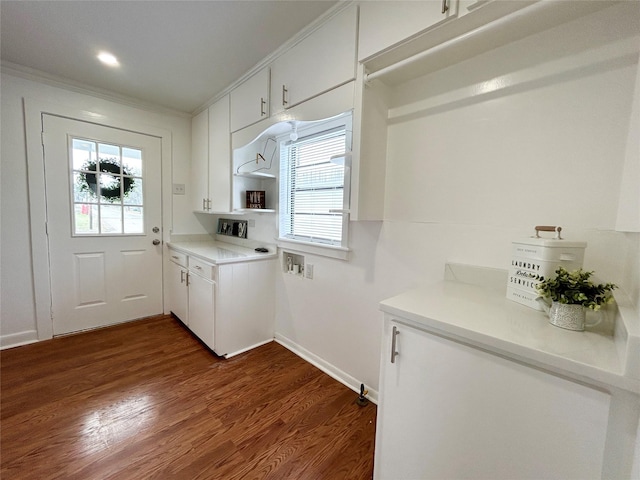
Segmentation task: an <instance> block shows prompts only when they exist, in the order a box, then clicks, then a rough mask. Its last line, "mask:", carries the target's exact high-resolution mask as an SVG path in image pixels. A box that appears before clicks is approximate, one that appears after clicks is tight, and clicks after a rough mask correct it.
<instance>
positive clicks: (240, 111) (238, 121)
mask: <svg viewBox="0 0 640 480" xmlns="http://www.w3.org/2000/svg"><path fill="white" fill-rule="evenodd" d="M268 115H269V69H268V68H263V69H262V70H260V71H259V72H258V73H256V74H255V75H253V76H252V77H251V78H249V79H248V80H246V81H245V82H243V83H242V84H241V85H239V86H238V87H236V88H235V89H233V91H232V92H231V131H232V132H235V131H236V130H240V129H241V128H244V127H246V126H248V125H251V124H252V123H256V122H259V121H260V120H262V119H264V118H266V117H267V116H268Z"/></svg>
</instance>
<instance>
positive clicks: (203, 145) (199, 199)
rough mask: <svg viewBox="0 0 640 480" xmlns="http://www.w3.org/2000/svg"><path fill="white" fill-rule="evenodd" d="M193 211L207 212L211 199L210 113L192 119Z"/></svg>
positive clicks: (191, 190) (191, 185)
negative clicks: (208, 200)
mask: <svg viewBox="0 0 640 480" xmlns="http://www.w3.org/2000/svg"><path fill="white" fill-rule="evenodd" d="M188 190H190V192H189V191H188V192H187V193H188V194H189V195H190V197H191V199H192V200H191V201H192V205H193V210H195V211H197V212H202V211H206V208H207V199H208V198H209V111H208V110H205V111H204V112H201V113H199V114H198V115H196V116H195V117H193V118H192V119H191V184H190V185H189V188H188Z"/></svg>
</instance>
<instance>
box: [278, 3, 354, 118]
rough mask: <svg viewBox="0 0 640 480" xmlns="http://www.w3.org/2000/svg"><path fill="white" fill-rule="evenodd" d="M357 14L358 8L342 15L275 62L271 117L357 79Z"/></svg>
mask: <svg viewBox="0 0 640 480" xmlns="http://www.w3.org/2000/svg"><path fill="white" fill-rule="evenodd" d="M356 13H357V8H356V6H355V5H353V6H351V7H349V8H347V9H346V10H344V11H342V12H340V13H339V14H338V15H336V16H335V17H334V18H332V19H330V20H329V21H328V22H327V23H325V24H324V25H322V26H321V27H320V28H319V29H318V30H316V31H315V32H313V33H311V34H310V35H309V36H308V37H306V38H305V39H303V40H302V41H301V42H300V43H298V44H297V45H296V46H295V47H293V48H292V49H291V50H289V51H288V52H286V53H285V54H283V55H282V56H280V57H279V58H277V59H276V60H275V62H274V63H273V65H272V66H271V114H274V113H277V112H281V111H282V110H284V109H285V108H289V107H292V106H294V105H297V104H298V103H301V102H303V101H305V100H307V99H309V98H311V97H313V96H316V95H319V94H320V93H322V92H325V91H327V90H330V89H332V88H334V87H337V86H338V85H341V84H343V83H346V82H348V81H349V80H352V79H354V78H355V67H356ZM336 113H338V112H336Z"/></svg>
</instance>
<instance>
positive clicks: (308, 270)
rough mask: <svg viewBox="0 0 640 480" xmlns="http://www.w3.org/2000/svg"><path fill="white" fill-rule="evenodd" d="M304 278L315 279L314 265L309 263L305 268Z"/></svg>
mask: <svg viewBox="0 0 640 480" xmlns="http://www.w3.org/2000/svg"><path fill="white" fill-rule="evenodd" d="M304 278H308V279H309V280H312V279H313V265H312V264H311V263H307V264H305V266H304Z"/></svg>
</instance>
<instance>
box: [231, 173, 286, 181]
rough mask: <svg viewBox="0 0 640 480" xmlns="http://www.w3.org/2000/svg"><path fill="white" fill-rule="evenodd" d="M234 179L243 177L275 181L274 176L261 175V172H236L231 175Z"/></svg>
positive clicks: (270, 174)
mask: <svg viewBox="0 0 640 480" xmlns="http://www.w3.org/2000/svg"><path fill="white" fill-rule="evenodd" d="M233 176H234V177H245V178H259V179H265V180H266V179H272V180H275V179H276V176H275V175H274V174H272V173H263V172H236V173H234V174H233Z"/></svg>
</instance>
